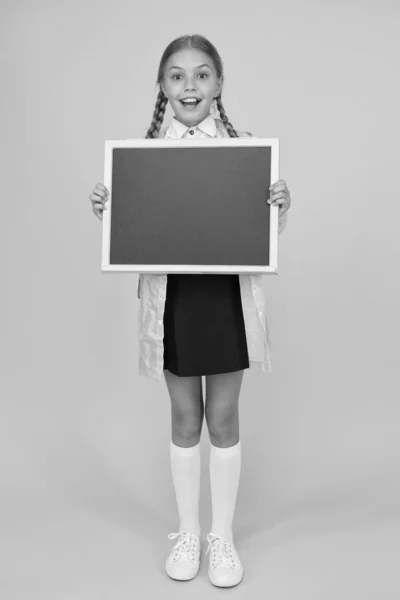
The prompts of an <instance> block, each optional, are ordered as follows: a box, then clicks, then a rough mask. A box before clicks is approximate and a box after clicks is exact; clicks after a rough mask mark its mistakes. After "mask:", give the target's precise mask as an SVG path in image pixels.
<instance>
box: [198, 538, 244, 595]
mask: <svg viewBox="0 0 400 600" xmlns="http://www.w3.org/2000/svg"><path fill="white" fill-rule="evenodd" d="M207 541H208V542H209V545H208V548H207V552H206V556H207V554H208V552H209V550H211V554H210V559H209V566H208V577H209V580H210V581H211V583H212V584H213V585H216V586H218V587H231V586H233V585H237V584H238V583H240V582H241V581H242V579H243V574H244V571H243V565H242V563H241V561H240V558H239V555H238V553H237V552H236V550H235V546H234V545H233V543H232V542H230V541H229V540H227V539H226V538H224V537H220V536H218V535H215V534H214V533H209V534H208V535H207Z"/></svg>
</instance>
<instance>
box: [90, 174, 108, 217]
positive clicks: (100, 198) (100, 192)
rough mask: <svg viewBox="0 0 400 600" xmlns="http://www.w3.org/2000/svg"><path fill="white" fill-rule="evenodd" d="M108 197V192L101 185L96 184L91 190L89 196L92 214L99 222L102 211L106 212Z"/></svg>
mask: <svg viewBox="0 0 400 600" xmlns="http://www.w3.org/2000/svg"><path fill="white" fill-rule="evenodd" d="M108 196H109V191H108V189H107V188H106V186H105V185H104V184H103V183H97V184H96V186H95V188H94V190H93V194H91V195H90V196H89V198H90V201H91V203H92V205H93V212H94V214H95V215H96V217H98V218H99V219H100V221H102V220H103V210H107V206H106V202H107V200H108Z"/></svg>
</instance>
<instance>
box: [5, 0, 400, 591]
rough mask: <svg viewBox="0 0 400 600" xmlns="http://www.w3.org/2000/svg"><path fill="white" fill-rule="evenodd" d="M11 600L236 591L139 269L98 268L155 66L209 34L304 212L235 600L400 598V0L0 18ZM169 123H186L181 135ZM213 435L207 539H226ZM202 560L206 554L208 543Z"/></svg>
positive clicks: (284, 279)
mask: <svg viewBox="0 0 400 600" xmlns="http://www.w3.org/2000/svg"><path fill="white" fill-rule="evenodd" d="M0 16H1V18H0V21H1V23H2V25H1V29H2V31H1V36H0V39H1V42H0V43H1V53H0V55H1V88H2V92H1V95H0V102H1V105H0V106H1V165H2V178H1V198H2V202H1V208H2V209H1V218H0V222H1V247H2V258H3V262H2V273H1V279H2V281H1V292H2V293H1V295H0V298H1V337H0V339H1V419H0V461H1V462H0V464H1V496H0V500H1V506H0V531H1V535H0V595H1V598H2V600H20V599H24V600H25V599H29V600H33V599H35V600H36V599H40V600H45V599H46V600H47V599H51V600H55V599H57V600H61V599H62V600H64V599H66V600H67V599H68V600H70V599H71V600H72V599H73V600H76V599H79V600H80V599H85V600H89V599H93V600H108V599H109V598H110V599H111V598H112V600H117V599H118V600H120V599H123V600H125V599H128V598H129V599H131V598H134V597H140V598H153V597H163V598H169V597H171V598H172V597H174V598H181V597H186V594H187V593H188V590H189V591H190V592H191V593H192V594H193V597H196V598H203V597H204V595H205V594H206V595H207V597H212V596H213V595H214V594H218V593H221V590H219V589H218V588H214V587H213V586H212V585H211V584H210V582H209V581H208V578H207V565H208V557H207V559H206V561H205V562H204V563H203V566H202V569H201V573H200V574H199V576H198V577H197V578H196V579H195V580H194V581H191V582H188V583H182V582H175V581H172V580H170V579H169V578H168V577H167V575H166V574H165V571H164V562H165V559H166V557H167V553H168V550H169V548H170V547H172V545H173V543H174V542H173V541H170V540H168V539H167V534H168V533H170V532H173V531H177V527H178V519H177V511H176V501H175V496H174V489H173V484H172V478H171V472H170V458H169V443H170V439H171V431H170V401H169V396H168V392H167V388H166V385H165V381H164V382H161V383H160V384H157V383H156V382H153V381H151V380H148V379H146V378H141V377H139V375H138V340H137V313H138V308H139V300H138V299H137V296H136V292H137V282H138V276H137V274H134V275H133V274H102V273H101V269H100V266H101V264H100V263H101V227H102V224H101V222H100V221H99V220H98V219H97V218H96V217H95V216H94V214H93V212H92V209H91V203H90V200H89V195H90V194H91V193H92V190H93V188H94V186H95V184H96V182H98V181H102V179H103V163H104V140H106V139H126V138H132V137H144V136H145V134H146V131H147V129H148V127H149V126H150V123H151V120H152V115H153V111H154V105H155V100H156V96H157V93H158V87H156V85H155V80H156V74H157V69H158V65H159V61H160V58H161V55H162V52H163V51H164V49H165V47H166V46H167V44H168V43H169V42H170V41H172V40H173V39H174V38H176V37H177V36H179V35H183V34H186V33H191V34H194V33H201V34H203V35H205V36H206V37H208V38H209V39H210V40H211V41H212V42H213V43H214V44H215V45H216V47H217V49H218V50H219V52H220V54H221V56H222V59H223V61H224V65H225V77H226V80H225V87H224V90H223V96H222V97H223V103H224V106H225V109H226V112H227V115H228V117H229V119H230V121H231V122H232V123H233V125H234V126H235V127H237V128H239V129H243V130H246V131H251V132H252V133H253V134H254V135H256V136H258V137H279V138H280V144H281V146H280V149H281V162H280V166H281V178H283V179H285V181H286V183H287V185H288V187H289V190H290V192H291V195H292V207H291V208H290V213H289V218H288V226H287V229H286V230H285V231H284V232H283V233H282V235H281V236H280V256H279V269H280V274H279V276H271V277H265V279H264V283H265V293H266V297H267V310H268V318H269V324H270V330H271V336H272V342H273V356H272V369H273V370H272V373H270V374H269V373H257V372H253V371H250V370H248V371H246V372H245V376H244V379H243V385H242V390H241V396H240V424H241V431H240V435H241V441H242V473H241V479H240V484H239V496H238V500H237V505H236V516H235V521H234V536H235V543H236V547H237V549H238V552H239V554H240V556H241V559H242V562H243V565H244V568H245V579H244V580H243V581H242V583H241V584H240V586H238V587H237V588H234V589H232V590H231V593H232V595H233V596H234V597H235V598H242V597H244V596H245V595H247V594H257V595H259V594H262V595H265V597H266V598H274V600H291V599H292V598H293V599H296V600H300V599H303V598H304V599H307V600H314V599H315V600H317V599H318V600H320V599H321V598H324V600H330V599H335V600H337V598H340V599H341V600H347V599H352V600H356V599H357V600H358V599H362V600H375V599H378V598H379V599H385V600H392V599H393V600H394V599H398V598H399V596H400V582H399V580H398V571H397V569H398V556H399V550H400V542H399V539H400V538H399V534H400V525H399V500H400V483H399V467H400V443H399V416H400V411H399V386H398V377H399V372H400V353H399V342H398V333H399V316H398V307H399V304H400V292H399V278H398V264H399V254H400V252H399V250H400V246H399V232H400V226H399V219H400V209H399V192H398V181H397V174H398V165H399V160H400V152H399V148H400V144H399V143H400V134H399V119H398V107H399V105H400V97H399V95H400V94H399V91H400V90H399V80H398V57H399V53H400V40H399V36H398V32H399V28H400V9H399V6H398V4H397V3H396V2H395V0H393V1H389V0H383V1H382V0H379V1H378V0H375V1H372V0H369V1H361V0H360V1H358V2H355V1H347V2H337V1H333V0H332V1H325V2H316V1H314V2H312V1H305V2H296V1H295V0H291V1H282V0H279V1H273V2H272V1H271V2H269V1H266V2H260V1H259V0H253V1H248V2H246V3H238V4H235V3H233V2H228V1H220V2H215V3H214V2H210V1H208V0H203V1H202V2H200V3H190V2H182V1H172V2H165V3H163V2H154V1H149V0H147V1H146V2H143V3H139V2H132V1H130V2H127V1H121V0H115V1H114V2H111V3H110V2H103V1H96V2H94V1H88V2H77V1H76V0H69V2H49V1H48V2H46V1H41V0H35V2H28V1H26V0H25V1H14V0H13V1H12V2H11V0H9V1H8V2H3V3H2V4H1V14H0ZM171 117H172V114H171V112H170V110H169V111H167V113H166V118H165V121H164V122H165V123H169V122H170V119H171ZM208 461H209V437H208V431H207V429H206V426H205V425H204V429H203V437H202V495H201V525H202V534H203V540H204V539H205V535H206V534H207V533H208V531H209V527H210V526H211V502H210V488H209V472H208V468H209V462H208ZM203 548H204V550H205V548H206V545H204V547H203Z"/></svg>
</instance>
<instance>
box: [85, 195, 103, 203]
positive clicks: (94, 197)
mask: <svg viewBox="0 0 400 600" xmlns="http://www.w3.org/2000/svg"><path fill="white" fill-rule="evenodd" d="M89 198H90V199H91V201H92V202H101V203H102V204H104V203H105V202H107V198H103V197H102V196H99V194H91V195H90V196H89Z"/></svg>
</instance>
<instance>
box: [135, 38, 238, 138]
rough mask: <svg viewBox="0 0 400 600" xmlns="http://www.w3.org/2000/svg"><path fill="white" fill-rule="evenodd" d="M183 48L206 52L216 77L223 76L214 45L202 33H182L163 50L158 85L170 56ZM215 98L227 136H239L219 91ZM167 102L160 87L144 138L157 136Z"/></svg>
mask: <svg viewBox="0 0 400 600" xmlns="http://www.w3.org/2000/svg"><path fill="white" fill-rule="evenodd" d="M183 48H195V49H196V50H201V51H202V52H204V53H205V54H207V55H208V56H209V57H210V58H211V60H212V61H213V63H214V66H215V70H216V72H217V77H218V78H221V77H223V65H222V60H221V57H220V55H219V53H218V51H217V49H216V48H215V46H214V45H213V44H212V43H211V42H210V41H209V40H207V38H205V37H204V36H202V35H183V36H181V37H179V38H176V39H175V40H173V41H172V42H171V43H170V44H169V45H168V46H167V47H166V49H165V50H164V53H163V55H162V57H161V61H160V66H159V69H158V76H157V84H159V85H160V84H161V82H162V80H163V77H164V68H165V64H166V63H167V61H168V59H169V58H170V56H171V55H172V54H174V53H175V52H178V51H179V50H182V49H183ZM215 100H216V103H217V108H218V111H219V114H220V116H221V120H222V122H223V124H224V125H225V127H226V129H227V131H228V133H229V136H230V137H239V136H238V134H237V132H236V131H235V129H234V127H233V125H232V123H231V122H230V121H229V119H228V117H227V115H226V112H225V109H224V107H223V105H222V99H221V93H220V94H219V95H218V96H217V97H216V98H215ZM167 104H168V98H167V96H166V95H165V94H164V92H163V91H162V89H161V87H160V91H159V92H158V96H157V100H156V105H155V108H154V112H153V120H152V122H151V125H150V127H149V129H148V130H147V134H146V139H147V138H157V137H158V136H159V133H160V130H161V126H162V123H163V120H164V115H165V110H166V108H167Z"/></svg>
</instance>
